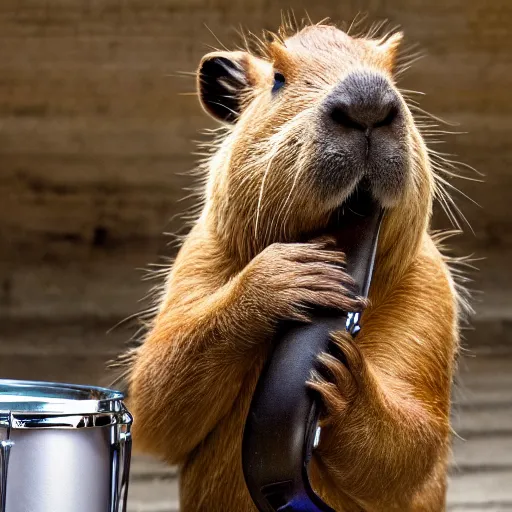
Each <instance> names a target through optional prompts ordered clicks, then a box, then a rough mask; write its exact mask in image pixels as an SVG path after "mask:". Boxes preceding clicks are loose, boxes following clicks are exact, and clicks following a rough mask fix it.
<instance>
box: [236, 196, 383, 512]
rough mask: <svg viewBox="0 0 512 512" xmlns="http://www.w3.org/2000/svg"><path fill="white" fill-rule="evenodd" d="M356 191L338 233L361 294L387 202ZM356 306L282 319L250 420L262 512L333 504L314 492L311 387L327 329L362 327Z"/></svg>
mask: <svg viewBox="0 0 512 512" xmlns="http://www.w3.org/2000/svg"><path fill="white" fill-rule="evenodd" d="M357 196H358V194H356V195H355V196H354V197H353V198H352V199H351V200H350V201H349V202H348V203H347V204H346V205H345V206H344V207H343V213H342V214H341V217H340V227H339V229H338V230H336V232H335V235H336V237H337V239H338V245H339V247H341V248H342V249H343V250H344V251H345V253H346V256H347V272H348V273H349V274H350V275H351V276H352V277H353V278H354V279H355V281H356V283H357V294H359V295H362V296H365V297H366V296H367V295H368V290H369V288H370V281H371V276H372V271H373V263H374V260H375V253H376V248H377V240H378V235H379V229H380V224H381V220H382V217H383V211H382V208H381V207H380V206H379V205H378V204H377V203H376V202H375V201H373V200H372V199H371V198H370V197H365V199H364V200H361V197H357ZM359 317H360V314H359V313H349V314H346V313H341V314H339V313H337V314H335V315H333V314H329V313H327V312H325V313H320V312H319V313H318V314H317V315H315V317H314V320H313V322H312V323H311V324H298V323H294V324H293V325H286V326H283V329H281V332H280V334H279V335H278V337H277V339H276V340H275V348H274V351H273V353H272V355H271V356H270V358H269V361H268V363H267V365H266V367H265V369H264V370H263V372H262V375H261V377H260V379H259V381H258V385H257V387H256V390H255V393H254V396H253V399H252V402H251V407H250V410H249V414H248V417H247V421H246V424H245V430H244V438H243V448H242V464H243V471H244V476H245V482H246V484H247V487H248V489H249V492H250V494H251V497H252V499H253V501H254V503H255V504H256V506H257V508H258V510H260V511H261V512H273V511H278V512H293V511H297V512H298V511H302V512H304V511H311V512H317V511H332V512H334V511H333V509H332V508H330V507H329V506H328V505H327V504H325V503H324V502H323V501H322V500H321V499H320V498H319V497H318V496H317V495H316V494H315V492H314V491H313V489H312V487H311V484H310V481H309V476H308V464H309V461H310V460H311V457H312V452H313V449H314V446H315V436H316V435H317V422H318V417H319V414H320V401H319V398H318V396H316V395H315V393H314V392H313V391H312V390H310V389H309V388H307V387H306V385H305V383H306V381H307V380H308V379H309V376H310V371H311V369H312V368H314V367H315V364H316V360H317V357H318V355H319V354H320V353H322V352H327V351H329V345H330V336H329V333H330V332H332V331H336V330H341V329H347V331H349V332H350V333H352V335H353V336H355V335H356V334H357V332H358V331H359V329H360V327H359Z"/></svg>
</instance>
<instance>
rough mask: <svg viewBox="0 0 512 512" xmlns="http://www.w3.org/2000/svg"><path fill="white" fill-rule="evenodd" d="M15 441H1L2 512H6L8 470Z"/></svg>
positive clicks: (0, 505) (0, 494) (0, 509)
mask: <svg viewBox="0 0 512 512" xmlns="http://www.w3.org/2000/svg"><path fill="white" fill-rule="evenodd" d="M13 446H14V441H10V440H9V439H6V440H4V441H0V512H5V504H6V500H7V469H8V467H9V456H10V455H11V448H12V447H13Z"/></svg>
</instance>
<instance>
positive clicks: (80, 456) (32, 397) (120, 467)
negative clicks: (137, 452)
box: [0, 379, 132, 512]
mask: <svg viewBox="0 0 512 512" xmlns="http://www.w3.org/2000/svg"><path fill="white" fill-rule="evenodd" d="M122 398H123V395H122V394H121V393H120V392H118V391H115V390H110V389H106V388H98V387H90V386H81V385H74V384H64V383H51V382H35V381H11V380H1V379H0V512H71V511H72V512H86V511H87V512H124V511H125V510H126V499H127V493H128V479H129V469H130V455H131V435H130V430H131V424H132V417H131V415H130V414H129V412H128V411H127V410H126V408H125V406H124V404H123V402H122Z"/></svg>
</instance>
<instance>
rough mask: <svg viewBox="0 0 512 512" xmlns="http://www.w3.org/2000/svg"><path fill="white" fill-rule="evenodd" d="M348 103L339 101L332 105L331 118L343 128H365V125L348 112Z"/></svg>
mask: <svg viewBox="0 0 512 512" xmlns="http://www.w3.org/2000/svg"><path fill="white" fill-rule="evenodd" d="M350 110H351V109H350V105H349V104H348V103H345V102H340V103H339V104H338V105H334V106H333V108H332V110H331V114H330V115H331V119H332V120H333V121H334V122H335V123H336V124H339V125H340V126H343V127H344V128H353V129H354V130H362V131H364V130H365V129H366V126H365V125H363V124H361V123H359V122H358V121H356V120H355V119H354V118H353V117H352V115H351V113H350Z"/></svg>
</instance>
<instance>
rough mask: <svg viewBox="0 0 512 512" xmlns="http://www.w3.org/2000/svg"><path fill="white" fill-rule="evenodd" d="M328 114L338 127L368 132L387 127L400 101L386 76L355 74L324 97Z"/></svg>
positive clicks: (398, 109)
mask: <svg viewBox="0 0 512 512" xmlns="http://www.w3.org/2000/svg"><path fill="white" fill-rule="evenodd" d="M325 106H326V108H327V112H328V115H329V117H330V119H331V120H332V121H334V123H335V124H336V125H338V126H341V127H343V128H346V129H352V130H360V131H363V132H365V133H368V132H369V131H371V130H372V129H373V128H379V127H382V126H390V125H392V124H393V121H395V119H396V118H397V117H398V114H399V111H400V102H399V100H398V97H397V94H396V93H395V91H394V90H393V89H392V87H391V85H390V83H389V82H388V81H387V79H386V78H385V77H383V76H381V75H379V74H376V73H369V72H366V73H363V72H359V73H354V74H351V75H349V76H348V77H347V78H345V80H343V81H342V82H341V83H340V84H339V85H338V86H337V87H336V88H335V89H334V90H333V91H332V93H331V94H330V95H329V96H328V97H327V99H326V103H325Z"/></svg>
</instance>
